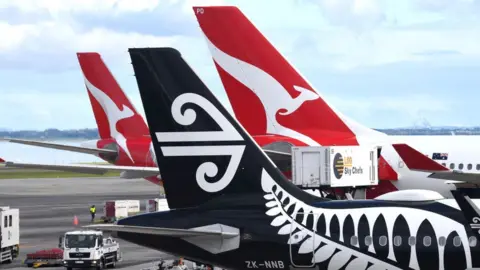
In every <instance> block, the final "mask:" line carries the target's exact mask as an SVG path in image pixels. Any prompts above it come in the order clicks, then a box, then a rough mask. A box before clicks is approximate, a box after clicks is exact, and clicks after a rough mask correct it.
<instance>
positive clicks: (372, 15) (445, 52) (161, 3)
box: [0, 0, 480, 130]
mask: <svg viewBox="0 0 480 270" xmlns="http://www.w3.org/2000/svg"><path fill="white" fill-rule="evenodd" d="M195 5H235V6H238V7H239V8H240V9H241V10H242V11H243V12H244V13H245V14H246V16H247V17H248V18H249V19H250V20H251V21H252V22H253V23H254V24H255V25H256V26H257V27H258V28H259V30H260V31H261V32H262V33H264V35H265V36H266V37H267V38H268V39H269V40H270V41H271V42H272V43H273V44H274V46H276V48H277V49H279V51H280V52H281V53H282V54H283V55H285V57H286V58H287V59H288V60H289V61H290V62H291V63H292V64H293V65H294V66H295V67H296V68H297V69H298V70H299V71H300V72H301V73H302V74H303V75H304V76H305V77H306V78H307V80H308V81H309V82H311V83H312V84H313V87H314V88H315V90H316V91H318V92H319V93H321V94H322V95H324V96H325V98H326V99H327V101H328V102H329V103H331V104H332V105H333V106H335V107H336V108H337V109H339V110H340V111H341V112H342V113H343V114H345V115H347V116H349V117H350V118H353V119H355V120H356V121H358V122H360V123H362V124H364V125H366V126H369V127H373V128H395V127H406V126H413V125H418V124H420V123H429V124H431V125H433V126H445V125H455V126H480V120H478V117H475V116H476V115H478V109H477V108H478V107H477V106H478V105H477V104H478V101H479V100H480V17H479V16H476V14H478V12H480V0H402V1H398V0H282V1H278V0H262V1H257V0H241V1H240V0H238V1H227V0H210V1H207V0H204V1H202V0H135V1H132V0H2V1H1V2H0V36H1V42H0V128H7V129H11V130H25V129H28V130H43V129H46V128H58V129H77V128H95V127H96V123H95V119H94V117H93V113H92V110H91V107H90V103H89V100H88V96H87V93H86V89H85V85H84V84H83V77H82V74H81V71H80V67H79V65H78V62H77V58H76V54H75V53H76V52H80V51H82V52H86V51H94V52H99V53H100V54H102V57H103V59H104V61H105V62H106V63H107V65H108V67H109V68H110V70H111V71H112V73H113V74H114V76H115V77H116V79H117V80H118V82H119V83H120V85H121V86H122V88H123V90H124V91H125V92H126V93H127V95H128V96H129V98H130V99H131V100H132V102H133V103H134V105H135V106H136V108H137V110H138V111H139V112H141V113H142V114H143V107H142V103H141V99H140V96H139V93H138V88H137V84H136V81H135V78H134V76H133V68H132V66H131V64H130V58H129V55H128V48H131V47H156V46H168V47H175V48H176V49H178V50H179V51H180V52H181V53H182V55H183V56H184V57H185V58H186V60H187V61H188V63H189V64H190V65H191V66H192V67H193V68H194V70H195V71H196V72H197V74H199V76H200V77H201V78H202V80H203V81H204V82H205V83H206V84H207V85H208V86H209V88H210V89H211V90H212V91H213V92H214V93H215V94H216V95H217V97H219V99H220V100H221V101H222V102H223V104H224V105H225V106H226V107H227V108H229V109H230V108H231V107H230V104H229V102H228V99H227V97H226V94H225V91H224V89H223V86H222V83H221V81H220V79H219V77H218V74H217V71H216V69H215V67H214V64H213V60H212V58H211V56H210V53H209V51H208V48H207V44H206V42H205V39H204V38H203V36H202V33H201V30H200V28H199V26H198V23H197V21H196V19H195V16H194V13H193V10H192V6H195ZM472 116H473V117H472Z"/></svg>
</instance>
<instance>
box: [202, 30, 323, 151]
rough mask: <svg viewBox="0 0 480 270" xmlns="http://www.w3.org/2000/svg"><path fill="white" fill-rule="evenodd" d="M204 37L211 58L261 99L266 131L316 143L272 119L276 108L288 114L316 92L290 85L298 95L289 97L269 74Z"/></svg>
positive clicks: (313, 96)
mask: <svg viewBox="0 0 480 270" xmlns="http://www.w3.org/2000/svg"><path fill="white" fill-rule="evenodd" d="M206 39H207V44H208V46H209V48H210V51H211V54H212V56H213V59H214V60H215V62H216V63H217V64H218V65H220V66H221V67H222V68H223V69H224V70H225V71H226V72H228V73H229V74H230V75H232V76H233V77H234V78H235V79H236V80H238V81H239V82H241V83H242V84H244V85H245V86H246V87H248V88H249V89H250V90H252V91H253V92H254V93H255V95H257V97H258V98H259V99H260V101H261V102H262V104H263V107H264V110H265V113H266V117H267V133H272V134H279V135H283V136H287V137H292V138H295V139H298V140H300V141H302V142H304V143H306V144H308V145H319V144H318V143H317V142H316V141H314V140H313V139H311V138H310V137H308V136H306V135H304V134H301V133H299V132H297V131H295V130H292V129H289V128H287V127H284V126H282V125H281V124H280V123H278V121H277V119H276V114H277V112H279V111H280V110H282V109H284V110H286V112H279V113H280V114H281V115H289V114H291V113H293V112H295V111H296V110H297V109H298V108H300V106H301V105H302V104H303V103H304V102H306V101H310V100H315V99H318V98H320V96H319V95H318V94H317V93H315V92H313V91H310V90H308V89H305V88H303V87H300V86H296V85H294V86H293V88H294V89H295V90H296V91H298V92H300V95H298V96H297V97H296V98H292V97H291V96H290V94H289V93H288V91H287V90H286V89H285V88H284V87H283V86H282V85H281V84H280V83H279V82H278V81H277V80H276V79H275V78H273V77H272V76H271V75H270V74H268V73H266V72H265V71H263V70H261V69H259V68H258V67H256V66H254V65H251V64H249V63H246V62H244V61H242V60H239V59H236V58H235V57H233V56H230V55H228V54H226V53H224V52H222V51H221V50H220V49H219V48H217V47H216V46H215V45H214V44H213V43H212V42H210V40H208V38H206Z"/></svg>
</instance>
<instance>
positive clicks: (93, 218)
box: [90, 205, 97, 223]
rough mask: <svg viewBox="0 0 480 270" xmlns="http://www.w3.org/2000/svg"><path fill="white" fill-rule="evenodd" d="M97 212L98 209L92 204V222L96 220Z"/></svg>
mask: <svg viewBox="0 0 480 270" xmlns="http://www.w3.org/2000/svg"><path fill="white" fill-rule="evenodd" d="M96 212H97V209H96V208H95V205H92V207H90V215H92V223H93V221H94V220H95V213H96Z"/></svg>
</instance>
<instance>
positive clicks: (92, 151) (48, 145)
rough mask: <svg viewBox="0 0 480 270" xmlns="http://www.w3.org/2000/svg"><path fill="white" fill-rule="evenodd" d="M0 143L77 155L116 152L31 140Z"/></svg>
mask: <svg viewBox="0 0 480 270" xmlns="http://www.w3.org/2000/svg"><path fill="white" fill-rule="evenodd" d="M0 141H5V142H12V143H18V144H25V145H32V146H39V147H45V148H51V149H59V150H65V151H72V152H77V153H85V154H93V155H98V154H116V153H117V151H116V150H112V149H100V148H92V147H82V146H73V145H66V144H58V143H50V142H40V141H31V140H22V139H10V138H0Z"/></svg>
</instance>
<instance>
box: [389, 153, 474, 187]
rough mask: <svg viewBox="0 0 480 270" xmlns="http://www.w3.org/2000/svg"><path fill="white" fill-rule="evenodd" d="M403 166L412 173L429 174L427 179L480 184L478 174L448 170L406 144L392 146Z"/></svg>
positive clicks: (451, 182) (450, 182)
mask: <svg viewBox="0 0 480 270" xmlns="http://www.w3.org/2000/svg"><path fill="white" fill-rule="evenodd" d="M392 146H393V148H395V150H396V151H397V153H398V155H399V156H400V157H401V158H402V160H403V162H405V165H406V166H407V167H408V168H409V169H410V170H412V171H419V172H427V173H430V175H429V176H428V177H429V178H435V179H442V180H450V181H447V183H449V184H463V183H468V184H474V185H477V184H480V174H478V173H471V172H465V171H458V170H450V169H448V168H446V167H445V166H443V165H441V164H439V163H437V162H435V161H434V160H432V159H431V158H429V157H427V156H425V155H423V154H422V153H420V152H418V151H417V150H415V149H414V148H412V147H410V146H409V145H407V144H392Z"/></svg>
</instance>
